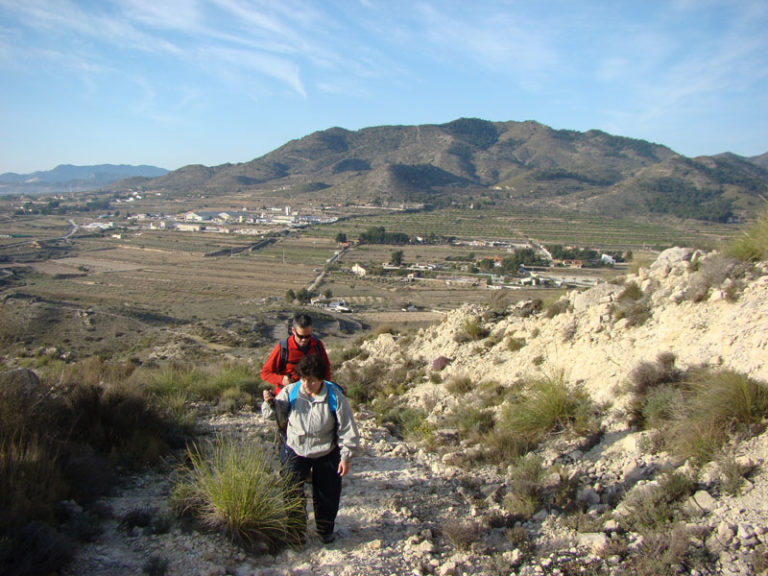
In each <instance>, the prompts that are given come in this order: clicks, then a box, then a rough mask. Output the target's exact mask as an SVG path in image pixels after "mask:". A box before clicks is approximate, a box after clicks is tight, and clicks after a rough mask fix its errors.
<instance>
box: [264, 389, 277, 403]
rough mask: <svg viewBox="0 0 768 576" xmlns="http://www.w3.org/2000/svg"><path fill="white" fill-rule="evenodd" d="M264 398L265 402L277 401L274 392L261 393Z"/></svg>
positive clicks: (265, 391)
mask: <svg viewBox="0 0 768 576" xmlns="http://www.w3.org/2000/svg"><path fill="white" fill-rule="evenodd" d="M261 396H262V398H264V401H265V402H269V401H270V400H274V399H275V395H274V394H273V393H272V390H264V391H263V392H262V393H261Z"/></svg>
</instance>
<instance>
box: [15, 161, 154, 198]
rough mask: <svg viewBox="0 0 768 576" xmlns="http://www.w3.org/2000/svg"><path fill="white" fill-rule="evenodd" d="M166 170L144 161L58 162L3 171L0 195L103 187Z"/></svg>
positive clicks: (152, 176)
mask: <svg viewBox="0 0 768 576" xmlns="http://www.w3.org/2000/svg"><path fill="white" fill-rule="evenodd" d="M168 172H169V170H166V169H165V168H159V167H157V166H150V165H146V164H142V165H138V166H134V165H130V164H95V165H89V166H76V165H73V164H59V165H57V166H56V167H55V168H53V169H52V170H39V171H36V172H31V173H29V174H18V173H16V172H6V173H4V174H0V194H18V193H27V194H36V193H37V194H40V193H54V192H78V191H81V190H90V189H93V188H98V187H100V186H105V185H107V184H111V183H113V182H117V181H120V180H124V179H126V178H157V177H159V176H163V175H164V174H167V173H168Z"/></svg>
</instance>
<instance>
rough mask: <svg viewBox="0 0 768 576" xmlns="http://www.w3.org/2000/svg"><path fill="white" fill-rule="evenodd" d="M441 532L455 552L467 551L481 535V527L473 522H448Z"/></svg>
mask: <svg viewBox="0 0 768 576" xmlns="http://www.w3.org/2000/svg"><path fill="white" fill-rule="evenodd" d="M441 531H442V533H443V535H444V536H445V537H446V539H447V540H448V541H449V542H450V543H451V545H452V546H453V547H454V548H456V549H457V550H469V549H470V548H471V547H472V544H474V543H475V542H479V541H480V539H481V538H482V534H483V530H482V526H481V525H480V524H479V523H478V522H477V521H475V520H449V521H447V522H446V523H445V524H444V525H443V526H442V528H441Z"/></svg>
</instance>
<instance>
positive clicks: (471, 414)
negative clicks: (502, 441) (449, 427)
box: [451, 406, 496, 442]
mask: <svg viewBox="0 0 768 576" xmlns="http://www.w3.org/2000/svg"><path fill="white" fill-rule="evenodd" d="M451 421H452V422H454V423H455V425H456V427H457V428H458V429H459V435H460V436H461V438H462V439H465V440H475V441H477V442H481V441H482V437H483V436H484V435H485V434H487V433H488V432H490V431H491V430H493V427H494V425H495V424H496V422H495V420H494V417H493V413H492V412H490V411H488V410H482V409H479V408H475V407H474V406H465V407H463V408H462V409H460V410H458V411H456V412H454V414H453V417H452V418H451Z"/></svg>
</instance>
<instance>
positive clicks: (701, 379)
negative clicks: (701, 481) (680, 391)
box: [667, 370, 768, 462]
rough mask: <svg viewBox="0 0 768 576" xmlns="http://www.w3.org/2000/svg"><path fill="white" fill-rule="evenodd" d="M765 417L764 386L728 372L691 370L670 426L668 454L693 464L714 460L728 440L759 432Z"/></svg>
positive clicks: (767, 412)
mask: <svg viewBox="0 0 768 576" xmlns="http://www.w3.org/2000/svg"><path fill="white" fill-rule="evenodd" d="M766 416H768V387H766V386H765V384H763V383H761V382H757V381H756V380H753V379H751V378H749V377H747V376H744V375H743V374H739V373H737V372H734V371H731V370H718V371H711V370H695V371H694V372H693V373H692V374H691V375H690V376H689V380H688V383H687V390H686V397H685V400H684V402H683V403H682V405H681V409H680V411H679V412H678V413H677V414H676V415H675V417H674V418H673V421H672V422H671V424H670V427H669V428H670V432H669V435H668V440H667V442H668V445H669V447H670V449H672V451H674V452H676V453H677V454H679V455H681V456H683V457H686V458H693V459H694V460H695V461H697V462H708V461H710V460H712V459H713V458H716V457H717V454H718V452H719V450H720V448H721V447H722V446H723V445H724V444H725V442H726V441H727V440H728V439H729V438H730V437H733V436H735V437H738V438H744V437H747V436H750V435H754V434H757V433H759V432H761V431H762V430H763V428H764V419H765V417H766Z"/></svg>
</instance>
